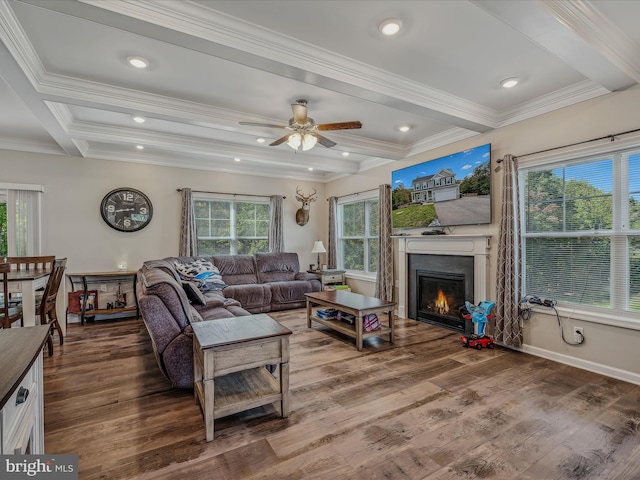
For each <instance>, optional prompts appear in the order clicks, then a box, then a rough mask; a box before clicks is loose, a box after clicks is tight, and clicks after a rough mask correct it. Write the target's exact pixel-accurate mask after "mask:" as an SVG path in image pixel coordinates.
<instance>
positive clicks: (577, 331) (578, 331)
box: [573, 327, 584, 343]
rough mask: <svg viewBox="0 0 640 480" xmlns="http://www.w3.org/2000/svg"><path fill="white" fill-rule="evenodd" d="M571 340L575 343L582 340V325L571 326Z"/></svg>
mask: <svg viewBox="0 0 640 480" xmlns="http://www.w3.org/2000/svg"><path fill="white" fill-rule="evenodd" d="M573 341H574V342H575V343H582V342H584V328H582V327H573Z"/></svg>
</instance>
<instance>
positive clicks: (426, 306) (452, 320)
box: [417, 270, 466, 332]
mask: <svg viewBox="0 0 640 480" xmlns="http://www.w3.org/2000/svg"><path fill="white" fill-rule="evenodd" d="M417 274H418V282H417V283H418V320H422V321H424V322H427V323H432V324H434V325H438V326H441V327H446V328H450V329H452V330H456V331H459V332H463V331H464V319H462V318H461V317H460V307H462V306H464V302H465V300H466V298H465V289H464V286H465V281H464V280H465V276H464V274H459V273H448V272H431V271H425V270H418V272H417Z"/></svg>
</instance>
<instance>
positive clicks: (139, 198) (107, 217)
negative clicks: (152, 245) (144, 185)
mask: <svg viewBox="0 0 640 480" xmlns="http://www.w3.org/2000/svg"><path fill="white" fill-rule="evenodd" d="M100 214H101V215H102V218H103V220H104V221H105V222H107V225H109V226H110V227H111V228H115V229H116V230H119V231H121V232H137V231H138V230H141V229H143V228H144V227H146V226H147V225H148V224H149V222H150V221H151V217H152V216H153V206H152V205H151V200H149V197H147V196H146V195H145V194H144V193H142V192H141V191H139V190H135V189H133V188H116V189H115V190H111V191H110V192H109V193H107V194H106V195H105V197H104V198H103V199H102V203H101V204H100Z"/></svg>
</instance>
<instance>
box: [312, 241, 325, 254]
mask: <svg viewBox="0 0 640 480" xmlns="http://www.w3.org/2000/svg"><path fill="white" fill-rule="evenodd" d="M311 253H327V251H326V250H325V248H324V245H323V244H322V240H316V241H315V242H314V243H313V250H311Z"/></svg>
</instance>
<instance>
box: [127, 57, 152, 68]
mask: <svg viewBox="0 0 640 480" xmlns="http://www.w3.org/2000/svg"><path fill="white" fill-rule="evenodd" d="M127 62H129V65H131V66H133V67H136V68H147V67H148V66H149V60H147V59H146V58H142V57H127Z"/></svg>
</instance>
